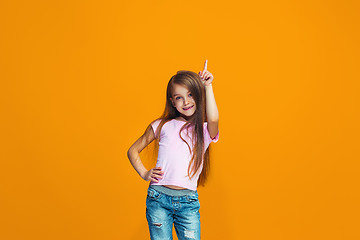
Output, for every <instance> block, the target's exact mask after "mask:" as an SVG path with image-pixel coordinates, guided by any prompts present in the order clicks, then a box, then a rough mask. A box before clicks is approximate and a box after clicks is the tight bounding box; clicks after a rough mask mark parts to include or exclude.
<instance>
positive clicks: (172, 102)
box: [170, 98, 175, 107]
mask: <svg viewBox="0 0 360 240" xmlns="http://www.w3.org/2000/svg"><path fill="white" fill-rule="evenodd" d="M170 101H171V104H172V106H173V107H175V103H174V100H173V99H172V98H170Z"/></svg>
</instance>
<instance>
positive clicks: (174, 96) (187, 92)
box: [173, 91, 191, 97]
mask: <svg viewBox="0 0 360 240" xmlns="http://www.w3.org/2000/svg"><path fill="white" fill-rule="evenodd" d="M187 93H191V92H190V91H188V92H187ZM177 95H181V94H178V93H177V94H174V95H173V96H174V97H175V96H177Z"/></svg>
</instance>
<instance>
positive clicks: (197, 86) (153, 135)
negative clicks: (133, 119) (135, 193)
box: [127, 60, 219, 240]
mask: <svg viewBox="0 0 360 240" xmlns="http://www.w3.org/2000/svg"><path fill="white" fill-rule="evenodd" d="M206 68H207V60H206V61H205V67H204V70H203V71H202V72H201V71H200V72H199V75H198V74H196V73H194V72H191V71H178V72H177V74H176V75H174V76H172V77H171V79H170V81H169V83H168V85H167V91H166V93H167V95H166V106H165V111H164V113H163V114H162V116H161V117H160V118H159V119H156V120H155V121H153V122H151V124H150V125H149V126H148V127H147V129H146V131H145V133H144V134H143V135H142V136H141V137H140V138H139V139H138V140H137V141H136V142H135V143H134V144H133V145H132V146H131V147H130V149H129V150H128V152H127V154H128V157H129V160H130V162H131V164H132V166H133V167H134V168H135V170H136V171H137V172H138V174H139V175H140V176H141V177H142V178H143V179H144V180H145V181H150V184H149V188H148V193H147V198H146V218H147V221H148V224H149V230H150V237H151V239H152V240H158V239H161V240H163V239H172V226H173V224H174V226H175V230H176V234H177V236H178V239H180V240H182V239H200V213H199V208H200V203H199V200H198V192H197V187H198V185H204V183H205V181H206V177H207V175H208V171H209V166H210V165H209V149H208V147H209V144H210V143H211V142H217V141H218V139H219V128H218V122H219V113H218V109H217V106H216V102H215V97H214V93H213V87H212V81H213V79H214V78H213V75H212V74H211V73H210V72H209V71H207V69H206ZM154 139H155V141H156V145H157V146H159V149H158V150H159V151H158V158H157V163H156V166H155V167H154V168H152V169H150V170H147V169H146V168H145V167H144V165H143V164H142V162H141V160H140V157H139V154H140V152H141V151H142V150H143V149H144V148H145V147H146V146H147V145H148V144H150V143H151V142H152V141H153V140H154Z"/></svg>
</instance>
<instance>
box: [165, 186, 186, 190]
mask: <svg viewBox="0 0 360 240" xmlns="http://www.w3.org/2000/svg"><path fill="white" fill-rule="evenodd" d="M164 187H167V188H171V189H176V190H183V189H187V188H182V187H178V186H174V185H164Z"/></svg>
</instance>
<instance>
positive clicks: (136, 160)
mask: <svg viewBox="0 0 360 240" xmlns="http://www.w3.org/2000/svg"><path fill="white" fill-rule="evenodd" d="M127 155H128V158H129V160H130V163H131V165H132V166H133V167H134V169H135V170H136V172H137V173H138V174H139V175H140V177H141V178H142V179H145V174H146V172H147V171H148V170H147V169H146V168H145V167H144V165H143V163H142V161H141V159H140V154H139V153H138V152H137V151H136V150H133V149H131V148H130V149H129V151H128V152H127Z"/></svg>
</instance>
